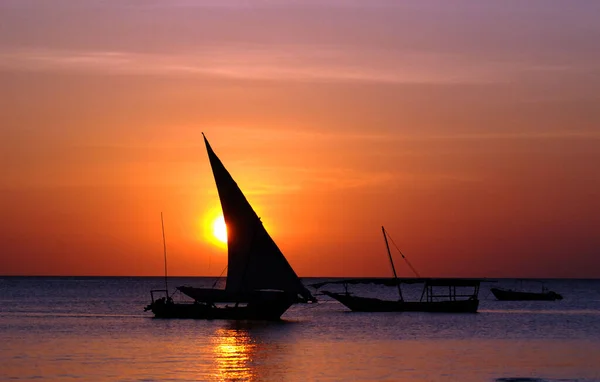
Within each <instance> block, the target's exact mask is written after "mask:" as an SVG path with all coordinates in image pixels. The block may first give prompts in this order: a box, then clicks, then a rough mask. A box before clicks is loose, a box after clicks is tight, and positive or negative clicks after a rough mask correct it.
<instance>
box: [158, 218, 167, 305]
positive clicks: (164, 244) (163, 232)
mask: <svg viewBox="0 0 600 382" xmlns="http://www.w3.org/2000/svg"><path fill="white" fill-rule="evenodd" d="M160 225H161V227H162V237H163V253H164V255H165V293H166V294H167V297H169V286H168V284H167V240H166V239H165V222H164V220H163V213H162V212H161V213H160Z"/></svg>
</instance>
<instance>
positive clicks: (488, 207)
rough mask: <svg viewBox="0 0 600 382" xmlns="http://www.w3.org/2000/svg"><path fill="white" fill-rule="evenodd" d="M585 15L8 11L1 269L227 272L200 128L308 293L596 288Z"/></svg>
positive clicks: (142, 4) (304, 6)
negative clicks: (497, 280)
mask: <svg viewBox="0 0 600 382" xmlns="http://www.w3.org/2000/svg"><path fill="white" fill-rule="evenodd" d="M33 4H35V5H33ZM573 4H574V3H572V2H515V3H514V4H513V3H511V4H505V3H504V2H501V1H487V2H468V1H465V2H459V3H454V2H453V3H450V2H444V1H438V2H433V3H427V4H426V3H424V2H421V1H417V0H408V1H402V2H398V1H388V0H373V1H341V0H339V1H338V0H323V1H322V2H321V1H306V2H305V1H297V2H285V1H239V0H222V1H203V0H199V1H175V2H168V1H163V2H156V1H132V0H122V1H116V2H110V1H108V2H82V1H77V0H64V1H58V2H56V1H54V2H53V1H40V0H33V1H7V2H6V1H5V2H3V3H2V5H0V25H2V26H3V30H5V31H6V33H0V84H2V85H1V86H0V105H2V107H0V157H1V158H2V160H1V161H0V172H1V173H2V177H1V178H0V211H1V212H2V217H3V219H2V223H0V224H2V227H0V228H1V229H0V242H2V248H3V251H4V253H5V255H4V256H0V273H4V274H15V275H29V274H32V275H47V274H54V275H160V274H162V272H163V268H164V267H163V265H162V261H163V260H162V243H161V232H160V224H157V216H159V214H160V212H161V211H164V213H165V217H166V218H167V221H166V230H167V233H168V235H167V239H168V244H169V250H170V251H169V274H171V275H173V276H175V275H218V274H219V273H220V272H221V271H222V269H224V268H225V267H226V266H227V256H223V254H224V253H226V252H227V251H226V250H225V248H226V245H225V242H226V240H225V239H224V237H225V236H224V229H223V227H222V226H221V225H220V224H221V223H218V224H219V226H218V227H217V226H216V223H215V219H217V218H218V217H219V216H221V215H222V210H221V209H220V201H219V197H218V194H217V190H216V187H215V182H214V177H213V174H212V172H211V167H210V164H209V162H208V159H207V154H206V149H205V147H204V143H203V138H202V132H204V133H206V136H207V137H208V138H209V140H210V143H211V145H212V147H213V149H214V150H215V152H216V153H217V154H218V156H219V158H220V159H221V160H222V161H223V163H224V165H225V166H226V167H227V170H228V171H229V172H230V173H231V175H232V176H233V178H234V179H235V181H236V182H237V184H238V185H239V186H240V188H241V190H242V191H243V192H244V194H245V196H246V198H247V199H248V201H249V202H250V204H251V205H252V206H253V208H254V209H255V211H256V213H257V214H258V216H260V217H261V219H262V221H263V222H265V227H266V228H267V230H268V232H269V234H270V235H271V236H272V237H273V239H274V240H275V242H276V243H277V245H278V246H279V247H280V248H281V250H282V251H283V253H284V254H285V257H286V259H287V260H288V261H289V262H290V264H291V266H292V267H293V269H294V270H295V271H296V272H297V273H298V274H299V275H300V276H342V277H346V276H348V277H350V276H389V275H390V274H391V273H390V272H391V271H390V268H389V264H388V261H387V258H386V253H385V245H384V242H383V238H382V237H381V234H380V227H381V225H384V226H385V227H386V229H387V230H388V232H389V233H390V235H392V237H394V239H395V240H396V242H397V243H398V245H399V247H400V248H401V250H402V251H403V253H405V255H406V256H407V258H408V259H409V260H410V261H411V263H412V264H413V265H414V266H415V268H416V269H418V270H419V273H421V274H422V275H423V276H431V277H433V276H446V277H471V276H473V277H600V254H599V250H600V235H598V227H600V172H599V171H598V170H597V164H598V163H600V150H599V147H600V129H599V126H600V108H599V107H598V105H600V92H599V91H598V89H600V76H598V73H600V54H599V50H598V49H597V45H598V41H599V40H600V37H599V36H600V23H598V20H597V19H598V17H597V15H598V12H599V11H600V8H599V5H598V4H600V3H598V2H594V1H590V2H579V1H576V5H573ZM150 31H151V33H150ZM171 248H172V250H171ZM84 254H85V255H84ZM565 256H567V258H568V261H567V260H566V257H565ZM397 267H398V268H399V269H397V271H398V273H399V275H400V276H411V275H412V272H411V271H410V269H408V268H407V267H403V266H402V264H398V265H397Z"/></svg>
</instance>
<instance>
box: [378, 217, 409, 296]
mask: <svg viewBox="0 0 600 382" xmlns="http://www.w3.org/2000/svg"><path fill="white" fill-rule="evenodd" d="M381 232H382V233H383V240H385V247H386V248H387V253H388V257H389V258H390V264H391V265H392V272H394V280H395V281H396V286H397V287H398V296H399V297H400V301H403V300H404V298H403V297H402V288H400V280H398V275H397V274H396V268H395V267H394V259H392V253H391V252H390V245H389V243H388V239H387V234H386V232H385V228H384V227H383V226H381Z"/></svg>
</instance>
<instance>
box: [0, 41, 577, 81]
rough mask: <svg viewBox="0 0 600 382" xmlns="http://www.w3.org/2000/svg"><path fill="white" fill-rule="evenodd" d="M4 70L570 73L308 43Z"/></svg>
mask: <svg viewBox="0 0 600 382" xmlns="http://www.w3.org/2000/svg"><path fill="white" fill-rule="evenodd" d="M0 69H4V70H13V71H14V70H17V71H23V70H29V71H63V72H89V73H99V74H109V75H110V74H128V75H162V76H186V77H216V78H228V79H241V80H244V79H245V80H273V81H281V80H284V81H301V82H323V81H330V82H370V83H388V84H428V83H429V84H453V83H461V84H469V83H472V84H482V83H484V84H485V83H496V82H503V81H508V80H509V79H510V78H512V77H514V76H516V75H518V74H520V73H525V72H528V71H532V70H533V71H536V70H537V71H543V72H547V71H549V70H568V68H564V67H559V68H549V67H537V66H535V65H531V64H523V63H519V62H510V61H506V62H502V61H485V60H484V61H482V60H481V59H479V60H475V61H473V60H472V58H469V57H465V56H462V55H456V54H449V53H433V52H404V53H401V52H390V51H385V50H377V49H373V50H371V51H369V50H363V51H361V52H360V54H357V52H356V51H354V50H353V49H352V48H351V47H344V46H337V47H336V46H319V45H302V44H298V45H293V44H292V45H279V46H278V45H260V44H254V45H253V44H232V45H224V46H209V45H207V46H203V47H202V48H201V49H199V50H198V51H195V52H182V53H175V54H166V53H164V54H158V53H137V52H128V51H111V50H107V51H103V50H57V49H13V50H5V51H0Z"/></svg>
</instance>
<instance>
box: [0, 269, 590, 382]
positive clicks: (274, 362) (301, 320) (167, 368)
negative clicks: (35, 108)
mask: <svg viewBox="0 0 600 382" xmlns="http://www.w3.org/2000/svg"><path fill="white" fill-rule="evenodd" d="M213 281H214V279H204V278H173V279H170V283H171V285H172V286H178V285H194V286H210V285H212V282H213ZM317 281H321V279H306V280H305V284H309V283H312V282H317ZM490 285H494V284H484V286H483V288H482V290H481V293H480V298H481V300H482V301H481V305H480V313H478V314H471V315H469V314H431V313H430V314H427V313H350V312H348V311H347V310H346V309H345V307H343V306H342V305H340V304H338V303H337V302H334V301H331V300H322V302H321V303H319V304H315V305H297V306H294V307H292V308H291V309H290V310H288V311H287V312H286V314H285V315H284V316H283V319H284V320H283V321H282V322H275V323H259V322H242V323H237V322H232V321H219V320H215V321H202V320H160V319H152V318H151V314H149V313H144V311H143V308H144V306H145V305H146V304H147V303H148V302H149V298H150V295H149V290H150V289H153V288H161V287H162V286H163V281H162V279H160V278H133V277H132V278H85V277H0V380H34V379H43V380H55V381H69V380H86V381H103V380H118V381H139V380H145V381H147V380H163V381H192V380H194V381H195V380H201V381H202V380H207V381H212V380H252V381H307V380H308V381H310V380H373V381H600V280H548V281H547V283H546V285H547V286H548V287H549V288H550V289H553V290H555V291H557V292H559V293H561V294H563V296H564V297H565V299H564V300H562V301H556V302H500V301H496V300H495V299H494V298H493V296H492V295H491V294H490V292H489V286H490ZM495 285H498V284H495ZM499 285H504V286H518V284H515V283H514V281H513V280H501V281H500V282H499ZM523 286H524V287H527V286H530V287H531V288H534V289H535V288H537V289H539V288H540V286H539V285H537V284H535V283H532V284H527V283H525V284H524V285H523ZM324 289H326V288H324ZM352 291H353V292H355V293H357V294H359V293H364V294H370V295H379V296H381V297H384V296H389V297H390V298H394V297H395V296H394V294H393V291H394V290H393V289H392V288H385V287H379V286H355V287H353V288H352ZM411 292H412V293H417V291H410V290H408V291H407V293H409V294H410V293H411ZM321 298H323V297H321Z"/></svg>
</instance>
